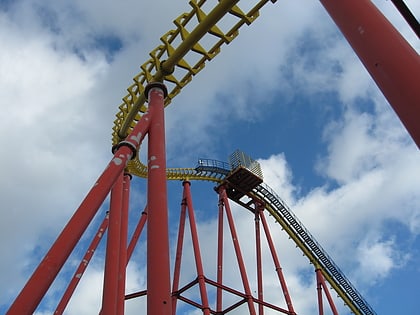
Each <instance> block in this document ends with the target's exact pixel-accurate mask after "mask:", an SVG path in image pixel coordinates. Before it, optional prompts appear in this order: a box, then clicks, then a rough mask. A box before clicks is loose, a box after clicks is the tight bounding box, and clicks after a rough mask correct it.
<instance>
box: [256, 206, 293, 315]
mask: <svg viewBox="0 0 420 315" xmlns="http://www.w3.org/2000/svg"><path fill="white" fill-rule="evenodd" d="M257 207H258V208H259V209H260V217H261V222H262V224H263V227H264V232H265V236H266V238H267V243H268V247H269V248H270V251H271V256H272V257H273V262H274V266H275V267H276V272H277V276H278V277H279V281H280V285H281V288H282V291H283V294H284V299H285V300H286V304H287V309H288V310H289V312H290V314H296V313H295V310H294V308H293V303H292V299H291V297H290V294H289V290H288V289H287V285H286V279H285V278H284V275H283V272H282V268H281V265H280V260H279V258H278V257H277V252H276V249H275V247H274V242H273V238H272V237H271V233H270V229H269V228H268V224H267V220H266V219H265V215H264V212H263V211H262V209H261V208H260V207H262V206H261V205H260V206H257Z"/></svg>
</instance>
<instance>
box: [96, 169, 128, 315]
mask: <svg viewBox="0 0 420 315" xmlns="http://www.w3.org/2000/svg"><path fill="white" fill-rule="evenodd" d="M122 195H123V173H122V172H121V174H120V176H119V177H118V179H117V181H116V183H115V185H114V187H112V190H111V206H110V210H109V227H108V237H107V244H106V255H105V270H104V289H103V294H102V310H101V315H115V314H118V313H117V296H118V273H119V268H120V259H119V254H120V236H121V208H122Z"/></svg>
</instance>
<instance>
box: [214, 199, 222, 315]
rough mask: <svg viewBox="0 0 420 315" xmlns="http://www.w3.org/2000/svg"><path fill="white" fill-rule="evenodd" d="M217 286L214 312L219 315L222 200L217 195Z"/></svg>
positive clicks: (220, 298) (220, 297) (220, 309)
mask: <svg viewBox="0 0 420 315" xmlns="http://www.w3.org/2000/svg"><path fill="white" fill-rule="evenodd" d="M217 229H218V233H217V284H218V287H217V289H216V312H217V313H221V312H222V307H223V290H222V287H221V286H222V285H223V199H222V198H221V195H219V218H218V225H217Z"/></svg>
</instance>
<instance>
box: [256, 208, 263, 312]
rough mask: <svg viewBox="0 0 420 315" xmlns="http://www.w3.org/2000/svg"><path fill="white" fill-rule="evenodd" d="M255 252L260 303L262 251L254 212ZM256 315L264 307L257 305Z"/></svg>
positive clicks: (257, 215) (257, 220)
mask: <svg viewBox="0 0 420 315" xmlns="http://www.w3.org/2000/svg"><path fill="white" fill-rule="evenodd" d="M255 251H256V257H257V287H258V289H257V291H258V292H257V294H258V299H259V300H260V301H263V300H264V292H263V270H262V250H261V232H260V213H259V211H258V210H256V211H255ZM258 314H259V315H263V314H264V305H262V304H261V303H259V304H258Z"/></svg>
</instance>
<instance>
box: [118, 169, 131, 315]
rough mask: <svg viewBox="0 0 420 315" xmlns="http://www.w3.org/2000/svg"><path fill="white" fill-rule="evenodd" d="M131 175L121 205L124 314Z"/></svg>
mask: <svg viewBox="0 0 420 315" xmlns="http://www.w3.org/2000/svg"><path fill="white" fill-rule="evenodd" d="M130 181H131V175H130V174H124V179H123V194H122V205H121V229H120V252H119V272H118V295H117V314H118V315H123V314H124V306H125V277H126V270H127V261H128V260H127V238H128V235H127V233H128V207H129V201H130Z"/></svg>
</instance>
